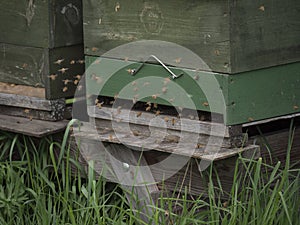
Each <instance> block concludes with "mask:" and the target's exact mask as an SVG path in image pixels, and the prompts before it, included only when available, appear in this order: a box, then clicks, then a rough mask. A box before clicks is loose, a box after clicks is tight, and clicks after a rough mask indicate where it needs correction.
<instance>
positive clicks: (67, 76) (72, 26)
mask: <svg viewBox="0 0 300 225" xmlns="http://www.w3.org/2000/svg"><path fill="white" fill-rule="evenodd" d="M0 34H1V35H0V82H4V83H11V84H17V85H26V86H32V87H37V88H44V98H45V99H47V100H53V99H59V98H68V97H72V96H73V95H74V93H75V90H76V87H77V85H78V83H79V79H80V77H81V76H82V74H83V73H84V54H83V45H82V44H83V29H82V2H81V1H80V0H70V1H59V0H17V1H15V0H13V1H1V2H0ZM24 95H26V93H24Z"/></svg>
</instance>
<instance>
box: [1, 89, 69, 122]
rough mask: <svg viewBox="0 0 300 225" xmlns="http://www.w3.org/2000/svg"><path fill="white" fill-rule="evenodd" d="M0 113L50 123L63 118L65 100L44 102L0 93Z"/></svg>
mask: <svg viewBox="0 0 300 225" xmlns="http://www.w3.org/2000/svg"><path fill="white" fill-rule="evenodd" d="M1 107H2V109H0V111H1V112H2V113H4V114H8V115H13V116H22V117H27V118H35V119H44V120H50V121H58V120H63V119H64V118H65V107H66V105H65V100H64V99H59V100H45V99H42V98H36V97H29V96H24V95H15V94H4V93H0V108H1Z"/></svg>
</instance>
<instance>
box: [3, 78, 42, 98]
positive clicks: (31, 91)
mask: <svg viewBox="0 0 300 225" xmlns="http://www.w3.org/2000/svg"><path fill="white" fill-rule="evenodd" d="M0 93H6V94H15V95H25V96H30V97H37V98H45V97H46V96H45V88H36V87H30V86H25V85H15V84H8V83H2V82H0Z"/></svg>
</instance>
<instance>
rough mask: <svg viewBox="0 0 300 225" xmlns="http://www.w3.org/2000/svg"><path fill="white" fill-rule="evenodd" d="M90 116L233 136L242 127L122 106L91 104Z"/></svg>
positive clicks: (238, 133)
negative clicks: (99, 106) (111, 106)
mask: <svg viewBox="0 0 300 225" xmlns="http://www.w3.org/2000/svg"><path fill="white" fill-rule="evenodd" d="M88 114H89V116H90V117H94V118H98V119H104V120H111V121H116V122H123V123H131V124H138V125H145V126H151V127H157V128H164V129H165V128H167V129H171V130H179V131H185V132H192V133H199V134H204V135H213V136H220V137H232V136H238V135H241V133H242V129H241V127H240V129H238V127H236V128H231V127H227V126H225V125H223V124H221V123H211V122H206V121H199V120H197V118H194V119H191V118H184V117H182V118H178V117H177V116H169V115H156V114H154V113H149V112H144V111H135V110H128V109H122V108H109V107H101V108H98V107H97V106H89V107H88Z"/></svg>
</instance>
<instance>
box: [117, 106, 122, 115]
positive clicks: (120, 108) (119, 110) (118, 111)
mask: <svg viewBox="0 0 300 225" xmlns="http://www.w3.org/2000/svg"><path fill="white" fill-rule="evenodd" d="M121 110H122V107H121V106H119V107H118V108H117V113H118V114H121Z"/></svg>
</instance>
